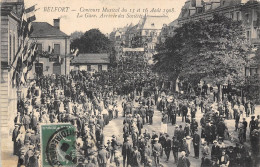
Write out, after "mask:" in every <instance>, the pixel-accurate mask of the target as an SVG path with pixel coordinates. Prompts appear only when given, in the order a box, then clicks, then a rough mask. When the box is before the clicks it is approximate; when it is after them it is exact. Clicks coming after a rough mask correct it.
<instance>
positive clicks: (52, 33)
mask: <svg viewBox="0 0 260 167" xmlns="http://www.w3.org/2000/svg"><path fill="white" fill-rule="evenodd" d="M32 27H33V32H32V34H31V36H30V40H31V41H32V42H33V41H36V42H37V48H38V53H39V54H38V55H37V58H36V61H35V63H34V65H33V68H32V70H31V71H30V73H29V75H28V76H30V77H31V79H32V78H33V77H35V76H36V75H35V74H39V75H52V74H59V75H67V74H69V71H70V58H71V54H70V36H68V35H67V34H65V33H64V32H62V31H61V30H60V20H59V19H54V20H53V26H52V25H50V24H49V23H46V22H33V24H32Z"/></svg>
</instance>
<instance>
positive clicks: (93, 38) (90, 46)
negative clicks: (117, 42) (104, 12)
mask: <svg viewBox="0 0 260 167" xmlns="http://www.w3.org/2000/svg"><path fill="white" fill-rule="evenodd" d="M71 48H72V49H75V48H78V49H79V53H110V52H111V49H112V42H111V41H110V40H109V39H108V38H107V37H106V36H105V35H104V34H102V33H101V32H100V31H99V30H98V29H91V30H89V31H86V32H85V33H84V35H82V36H81V37H79V38H76V39H74V40H73V41H72V42H71Z"/></svg>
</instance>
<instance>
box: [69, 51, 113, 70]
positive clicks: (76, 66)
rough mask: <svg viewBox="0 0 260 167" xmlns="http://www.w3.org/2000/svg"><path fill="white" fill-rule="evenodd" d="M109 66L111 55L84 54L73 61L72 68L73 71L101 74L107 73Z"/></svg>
mask: <svg viewBox="0 0 260 167" xmlns="http://www.w3.org/2000/svg"><path fill="white" fill-rule="evenodd" d="M109 64H110V60H109V55H108V54H106V53H82V54H79V55H78V56H76V57H74V58H73V59H72V60H71V62H70V65H71V67H70V68H71V70H80V71H88V72H101V71H107V70H108V67H109Z"/></svg>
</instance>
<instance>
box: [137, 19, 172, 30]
mask: <svg viewBox="0 0 260 167" xmlns="http://www.w3.org/2000/svg"><path fill="white" fill-rule="evenodd" d="M169 23H170V19H169V17H168V16H146V17H145V19H144V24H143V27H142V29H152V30H159V29H162V27H163V25H164V24H166V25H167V24H169Z"/></svg>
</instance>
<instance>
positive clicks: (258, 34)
mask: <svg viewBox="0 0 260 167" xmlns="http://www.w3.org/2000/svg"><path fill="white" fill-rule="evenodd" d="M257 38H258V39H260V30H257Z"/></svg>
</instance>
